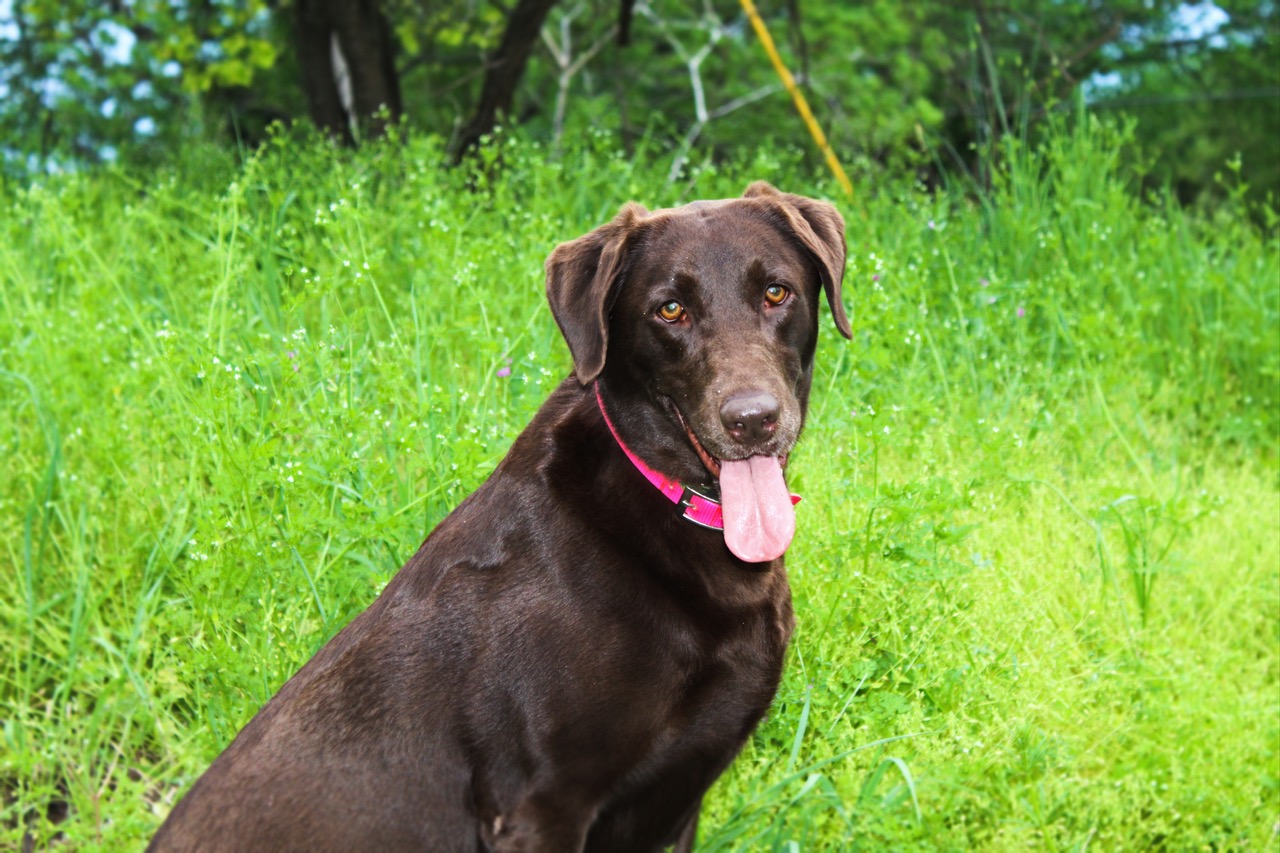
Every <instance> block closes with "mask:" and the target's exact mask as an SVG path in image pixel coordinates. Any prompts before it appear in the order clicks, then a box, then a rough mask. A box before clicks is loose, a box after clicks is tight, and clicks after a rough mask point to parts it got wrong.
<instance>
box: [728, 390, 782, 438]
mask: <svg viewBox="0 0 1280 853" xmlns="http://www.w3.org/2000/svg"><path fill="white" fill-rule="evenodd" d="M720 422H721V423H722V424H724V428H725V430H726V431H727V432H728V433H729V435H730V436H732V437H733V440H734V441H737V442H739V443H740V444H756V443H760V442H763V441H767V440H768V439H769V438H770V437H772V436H773V433H774V432H775V431H776V430H777V429H778V399H777V398H776V397H774V396H773V395H772V394H770V393H769V392H768V391H747V392H744V393H741V394H734V395H732V396H730V397H729V398H728V399H726V400H725V401H724V403H723V404H722V405H721V406H720Z"/></svg>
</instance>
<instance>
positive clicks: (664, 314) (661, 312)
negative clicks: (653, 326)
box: [658, 299, 684, 323]
mask: <svg viewBox="0 0 1280 853" xmlns="http://www.w3.org/2000/svg"><path fill="white" fill-rule="evenodd" d="M658 316H659V317H661V318H662V319H664V320H666V321H667V322H668V323H674V322H676V321H677V320H679V319H680V318H681V317H683V316H684V306H683V305H681V304H680V303H679V302H676V301H675V300H674V299H673V300H671V301H670V302H664V303H662V304H661V305H659V306H658Z"/></svg>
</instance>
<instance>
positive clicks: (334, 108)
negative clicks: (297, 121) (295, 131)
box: [294, 0, 402, 145]
mask: <svg viewBox="0 0 1280 853" xmlns="http://www.w3.org/2000/svg"><path fill="white" fill-rule="evenodd" d="M296 11H297V16H296V19H295V22H294V37H295V42H296V46H297V51H298V67H299V70H300V71H301V74H302V87H303V90H304V91H305V93H306V96H307V107H308V110H309V112H310V113H311V120H312V121H314V122H315V123H316V126H317V127H319V128H320V129H321V130H323V131H325V132H326V133H328V134H329V135H330V136H332V137H334V138H335V139H339V140H341V141H342V142H344V143H345V144H347V145H352V144H355V143H356V142H357V141H358V140H359V139H360V138H361V137H375V136H381V135H382V133H383V132H384V130H385V129H386V121H387V120H388V119H390V120H395V119H397V118H399V117H400V114H401V109H402V108H401V103H400V80H399V77H398V76H397V74H396V69H395V62H394V52H395V45H394V43H393V42H392V38H391V27H390V25H389V24H388V22H387V18H386V16H385V15H383V14H382V9H381V8H379V6H378V2H377V0H297V5H296ZM384 108H385V110H386V111H385V113H384V112H382V110H383V109H384Z"/></svg>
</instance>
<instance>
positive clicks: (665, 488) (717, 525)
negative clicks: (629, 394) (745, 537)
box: [594, 382, 800, 530]
mask: <svg viewBox="0 0 1280 853" xmlns="http://www.w3.org/2000/svg"><path fill="white" fill-rule="evenodd" d="M594 387H595V391H596V403H597V405H599V406H600V414H601V415H603V416H604V422H605V425H606V426H608V427H609V432H610V433H611V434H612V435H613V440H614V441H616V442H617V443H618V447H620V448H622V452H623V453H625V454H626V455H627V458H628V459H630V460H631V464H632V465H634V466H636V470H637V471H639V472H640V473H641V474H643V475H644V478H645V479H646V480H648V481H649V482H650V483H652V484H653V485H654V487H655V488H657V490H658V491H660V492H662V494H663V496H664V497H665V498H666V499H667V500H669V501H671V502H672V503H673V504H676V505H677V506H679V507H681V508H682V509H684V517H685V518H686V519H688V520H689V521H692V522H693V523H694V524H697V525H699V526H701V527H707V528H710V529H711V530H724V513H723V511H722V510H721V507H720V503H719V501H714V500H712V499H711V498H709V497H707V496H706V495H704V494H702V493H701V492H696V491H694V490H693V489H691V488H689V487H688V486H685V485H682V484H681V483H680V482H679V481H678V480H673V479H671V478H670V477H668V476H666V475H665V474H663V473H661V472H658V471H655V470H653V469H652V468H650V467H649V466H648V465H646V464H644V462H642V461H640V457H639V456H636V455H635V453H633V452H632V451H631V448H630V447H627V445H626V444H625V443H624V442H623V440H622V436H620V435H618V430H617V429H616V428H615V427H614V425H613V421H611V420H609V413H608V412H606V411H605V408H604V399H603V398H602V397H601V396H600V383H599V382H597V383H595V386H594ZM791 502H792V503H793V504H795V503H799V502H800V496H799V495H792V496H791Z"/></svg>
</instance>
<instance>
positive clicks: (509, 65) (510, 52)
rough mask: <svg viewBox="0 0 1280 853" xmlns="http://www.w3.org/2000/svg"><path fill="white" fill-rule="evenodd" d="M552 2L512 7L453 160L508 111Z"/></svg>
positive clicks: (531, 0)
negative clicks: (477, 101)
mask: <svg viewBox="0 0 1280 853" xmlns="http://www.w3.org/2000/svg"><path fill="white" fill-rule="evenodd" d="M555 4H556V0H520V2H519V3H517V4H516V7H515V9H513V10H512V12H511V15H510V17H508V18H507V27H506V29H505V30H504V31H503V33H502V42H501V44H499V45H498V48H497V50H495V51H494V52H493V55H492V56H491V57H489V60H488V62H487V63H486V64H485V73H484V85H483V87H481V90H480V103H479V104H478V105H477V106H476V111H475V113H474V114H473V115H472V116H471V120H470V121H468V122H467V124H466V126H465V127H463V129H462V132H461V133H460V134H459V135H458V141H457V144H456V146H455V148H454V158H455V160H461V159H462V158H463V156H465V155H466V153H467V152H468V151H470V150H471V149H472V148H474V147H475V146H476V145H477V144H478V143H479V142H480V137H482V136H484V135H485V134H486V133H488V132H489V131H491V130H493V127H494V125H495V124H496V123H497V121H498V116H499V115H501V114H503V113H508V112H510V111H511V102H512V100H513V99H514V97H515V93H516V86H518V85H519V84H520V78H521V77H523V76H524V69H525V66H526V65H528V64H529V55H530V54H531V53H533V46H534V44H535V43H536V42H537V40H538V35H539V33H540V32H541V31H542V24H543V22H544V21H546V19H547V13H548V12H550V11H551V7H552V6H554V5H555Z"/></svg>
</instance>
